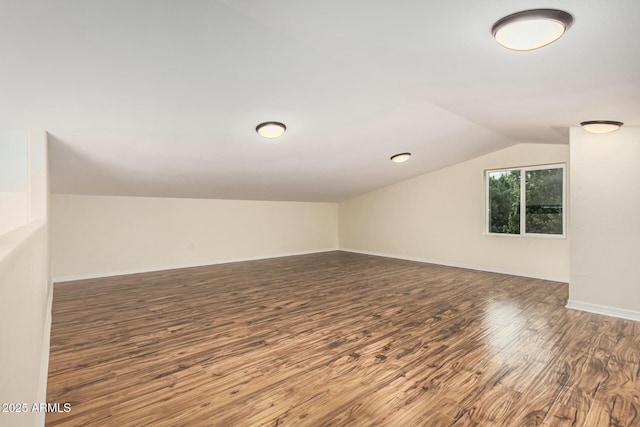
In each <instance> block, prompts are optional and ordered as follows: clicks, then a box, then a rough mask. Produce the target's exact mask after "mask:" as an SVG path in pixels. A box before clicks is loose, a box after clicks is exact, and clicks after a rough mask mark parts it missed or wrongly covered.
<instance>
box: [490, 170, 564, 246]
mask: <svg viewBox="0 0 640 427" xmlns="http://www.w3.org/2000/svg"><path fill="white" fill-rule="evenodd" d="M543 169H562V234H544V233H527V232H526V230H527V227H526V221H527V210H526V207H527V188H526V183H527V178H526V173H527V172H528V171H534V170H543ZM516 170H518V171H520V233H518V234H513V233H492V232H491V231H489V230H490V224H489V221H490V219H491V214H490V208H491V204H490V201H489V174H490V173H493V172H511V171H516ZM484 189H485V209H484V213H485V221H484V234H485V235H487V236H510V237H543V238H549V239H566V238H567V164H566V163H549V164H544V165H534V166H514V167H510V168H501V169H486V170H485V171H484Z"/></svg>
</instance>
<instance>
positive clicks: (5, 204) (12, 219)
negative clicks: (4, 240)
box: [0, 192, 29, 234]
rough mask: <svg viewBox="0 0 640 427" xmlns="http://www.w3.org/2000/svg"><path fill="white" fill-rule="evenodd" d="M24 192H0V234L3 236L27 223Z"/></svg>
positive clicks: (27, 215)
mask: <svg viewBox="0 0 640 427" xmlns="http://www.w3.org/2000/svg"><path fill="white" fill-rule="evenodd" d="M28 206H29V205H28V202H27V193H26V192H0V234H4V233H6V232H9V231H11V230H15V229H16V228H18V227H21V226H23V225H25V224H26V223H27V222H28V218H29V212H28Z"/></svg>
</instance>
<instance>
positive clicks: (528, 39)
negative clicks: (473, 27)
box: [491, 9, 573, 51]
mask: <svg viewBox="0 0 640 427" xmlns="http://www.w3.org/2000/svg"><path fill="white" fill-rule="evenodd" d="M571 24H573V16H571V15H570V14H569V13H567V12H564V11H562V10H557V9H532V10H525V11H522V12H517V13H514V14H512V15H509V16H505V17H504V18H502V19H500V20H499V21H498V22H496V23H495V24H493V27H492V28H491V34H493V37H494V38H495V39H496V41H497V42H498V43H500V44H501V45H502V46H504V47H506V48H507V49H511V50H517V51H527V50H535V49H540V48H541V47H544V46H546V45H548V44H551V43H553V42H554V41H556V40H558V39H559V38H560V37H562V35H563V34H564V33H565V32H566V31H567V30H568V29H569V27H571Z"/></svg>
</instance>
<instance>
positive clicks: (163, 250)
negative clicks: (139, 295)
mask: <svg viewBox="0 0 640 427" xmlns="http://www.w3.org/2000/svg"><path fill="white" fill-rule="evenodd" d="M51 223H52V231H51V240H52V259H51V263H52V267H51V268H52V275H53V277H54V281H62V280H72V279H77V278H83V277H98V276H107V275H113V274H125V273H130V272H140V271H150V270H160V269H169V268H177V267H183V266H193V265H206V264H213V263H218V262H225V261H233V260H243V259H254V258H267V257H274V256H281V255H287V254H296V253H304V252H317V251H324V250H332V249H337V247H338V238H337V236H338V231H337V230H338V224H337V205H336V204H333V203H300V202H264V201H243V200H205V199H169V198H146V197H108V196H79V195H62V194H54V195H52V202H51Z"/></svg>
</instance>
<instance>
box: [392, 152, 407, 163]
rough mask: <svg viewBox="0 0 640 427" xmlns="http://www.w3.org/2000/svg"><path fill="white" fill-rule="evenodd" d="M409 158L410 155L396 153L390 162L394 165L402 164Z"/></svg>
mask: <svg viewBox="0 0 640 427" xmlns="http://www.w3.org/2000/svg"><path fill="white" fill-rule="evenodd" d="M410 158H411V153H398V154H394V155H393V156H391V161H392V162H394V163H404V162H406V161H407V160H409V159H410Z"/></svg>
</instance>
